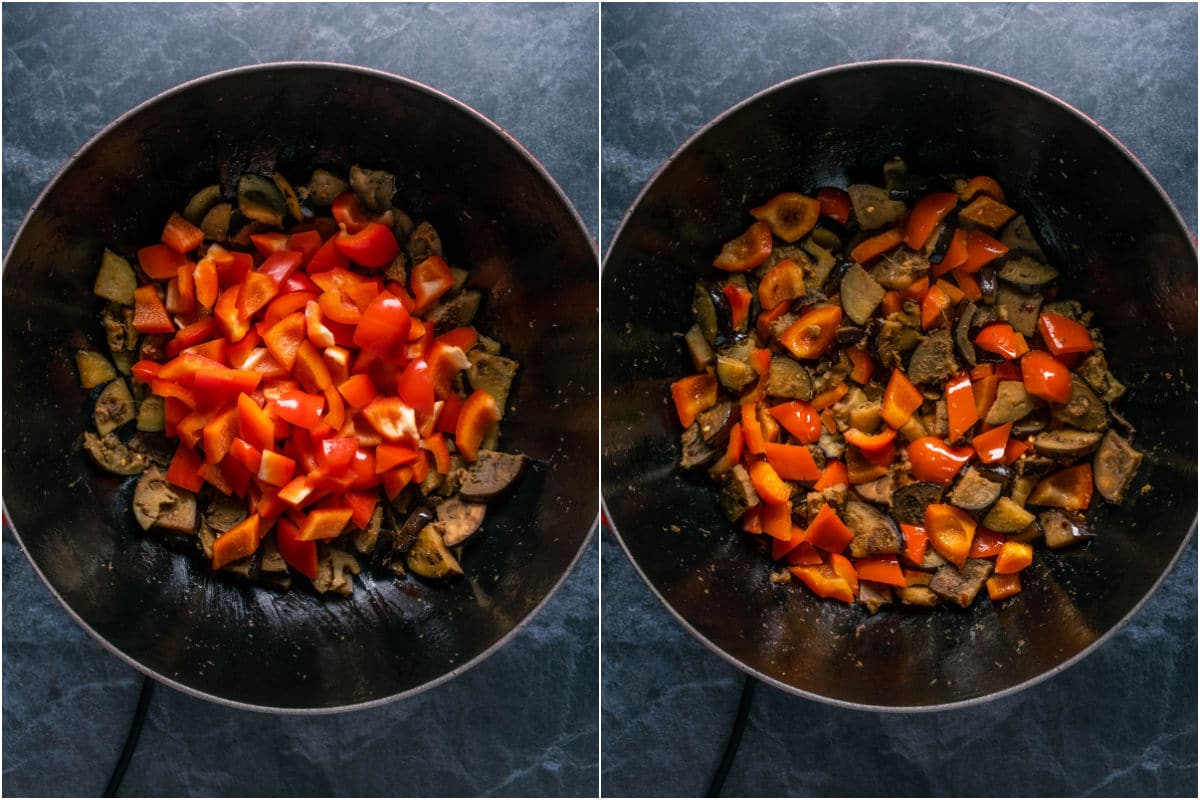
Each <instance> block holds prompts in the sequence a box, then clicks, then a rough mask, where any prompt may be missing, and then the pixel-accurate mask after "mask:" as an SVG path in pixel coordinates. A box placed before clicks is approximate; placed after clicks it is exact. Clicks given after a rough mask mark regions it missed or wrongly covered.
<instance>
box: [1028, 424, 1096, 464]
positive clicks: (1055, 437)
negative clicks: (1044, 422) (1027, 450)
mask: <svg viewBox="0 0 1200 800" xmlns="http://www.w3.org/2000/svg"><path fill="white" fill-rule="evenodd" d="M1099 444H1100V434H1099V433H1094V432H1089V431H1081V430H1076V429H1075V428H1059V429H1058V430H1056V431H1045V432H1043V433H1039V434H1038V435H1037V436H1035V437H1033V450H1034V452H1036V453H1039V454H1041V455H1044V456H1050V457H1051V458H1066V459H1076V458H1079V457H1081V456H1086V455H1087V454H1088V453H1091V452H1092V451H1093V450H1095V449H1096V447H1097V446H1098V445H1099Z"/></svg>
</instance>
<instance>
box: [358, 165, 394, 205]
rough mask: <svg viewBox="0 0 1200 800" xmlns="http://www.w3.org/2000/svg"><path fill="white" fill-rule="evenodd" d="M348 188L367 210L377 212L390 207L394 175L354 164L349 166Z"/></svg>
mask: <svg viewBox="0 0 1200 800" xmlns="http://www.w3.org/2000/svg"><path fill="white" fill-rule="evenodd" d="M350 188H351V189H353V190H354V193H355V194H356V195H358V199H359V200H360V201H362V204H363V205H364V206H366V208H367V210H368V211H372V212H374V213H376V214H379V213H381V212H384V211H387V210H388V209H390V208H391V207H392V195H394V194H395V193H396V176H395V175H393V174H392V173H390V172H384V171H383V170H381V169H372V170H366V169H363V168H362V167H360V166H358V165H357V164H355V165H354V166H352V167H350Z"/></svg>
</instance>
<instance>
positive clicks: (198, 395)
mask: <svg viewBox="0 0 1200 800" xmlns="http://www.w3.org/2000/svg"><path fill="white" fill-rule="evenodd" d="M349 178H350V179H349V182H347V181H345V180H342V179H341V178H338V177H337V176H335V175H333V174H332V173H330V172H327V171H325V170H321V169H318V170H316V171H315V172H314V173H313V175H312V177H311V179H310V180H309V182H308V184H307V185H306V186H301V187H300V188H299V189H296V188H294V187H293V184H292V183H291V182H290V181H288V179H287V178H286V177H284V176H283V175H281V174H278V173H276V174H274V175H272V176H263V175H253V174H245V175H241V176H240V177H239V178H238V179H237V180H236V181H235V193H234V195H233V196H230V197H226V196H225V195H223V193H222V190H221V187H220V186H218V185H213V186H208V187H205V188H203V189H201V190H200V191H198V192H197V193H196V194H195V195H194V196H193V197H192V198H191V199H190V201H188V202H187V203H186V207H185V208H184V210H183V212H182V213H172V214H170V216H169V218H168V219H167V220H166V224H165V227H164V228H163V233H162V237H161V242H159V243H156V244H151V245H148V246H146V247H143V248H141V249H140V250H138V251H137V254H136V258H135V259H131V260H126V259H125V258H123V257H122V256H120V255H118V254H116V253H114V252H112V251H108V250H106V251H105V252H104V255H103V258H102V260H101V264H100V268H99V271H98V274H97V277H96V283H95V293H96V295H97V296H98V297H100V298H102V299H104V300H105V301H107V303H108V305H107V306H106V307H105V310H104V312H103V315H102V323H103V326H104V331H105V339H106V341H107V343H108V345H109V350H110V352H111V358H108V357H106V356H105V355H104V354H102V353H100V352H96V351H90V350H80V351H79V352H78V353H76V362H77V365H78V368H79V376H80V383H81V385H82V386H83V387H84V388H85V389H89V390H91V389H96V390H97V392H96V393H95V404H94V409H93V419H94V423H95V427H96V432H97V433H98V434H99V435H97V434H95V433H88V434H87V435H86V436H85V438H84V442H83V447H84V449H85V451H86V452H87V453H88V454H89V455H90V456H91V458H92V460H93V461H95V463H96V464H97V465H98V466H100V467H101V468H103V469H104V470H106V471H107V472H109V473H112V474H116V475H122V476H124V475H139V474H140V475H141V476H142V477H141V479H139V480H138V481H137V484H136V486H135V487H134V489H133V503H132V505H133V510H134V515H135V518H136V520H137V522H138V523H139V525H140V526H141V527H142V528H144V529H146V530H151V529H153V530H156V531H158V532H160V533H164V532H166V533H168V534H171V535H176V536H180V537H184V538H185V539H186V540H188V541H191V542H194V543H195V546H196V550H197V551H198V552H200V553H202V554H203V557H204V558H205V559H207V560H208V561H209V562H210V563H211V565H212V568H213V569H217V570H226V571H228V572H231V573H235V574H238V575H242V576H246V577H250V578H257V579H259V580H260V581H261V582H262V583H265V584H266V585H268V586H271V587H273V588H276V589H286V588H288V587H290V585H291V583H292V575H293V574H295V575H302V576H304V577H305V578H307V579H308V581H309V582H311V584H312V586H313V587H314V588H315V589H316V591H318V592H321V593H325V592H333V593H336V594H342V595H348V594H350V593H351V592H352V591H353V576H354V575H357V574H359V573H360V572H361V569H362V567H363V566H370V567H371V568H373V569H374V570H376V571H377V572H382V573H383V574H385V575H399V574H403V573H404V571H405V565H407V568H408V569H410V570H411V571H413V572H416V573H417V574H418V575H421V576H424V577H428V578H449V577H455V576H458V575H461V574H462V573H463V570H462V568H461V566H460V559H461V558H462V548H463V544H464V543H465V542H466V541H467V540H468V539H471V538H473V537H474V535H475V533H476V531H477V530H479V529H480V527H481V526H482V524H483V519H484V512H485V509H486V506H485V503H486V502H489V501H491V500H493V499H495V498H497V497H499V496H500V495H502V494H503V493H504V492H506V491H507V490H508V489H509V488H511V487H512V486H513V485H514V483H515V482H516V481H517V480H518V479H519V478H520V476H521V474H522V472H523V471H524V469H525V467H526V465H527V463H528V459H527V458H526V457H525V456H521V455H511V454H506V453H502V452H498V451H497V446H498V443H499V437H500V421H501V419H502V417H503V416H504V412H505V410H506V406H507V401H508V397H509V395H510V393H511V390H512V386H513V381H514V380H515V378H516V374H517V370H518V363H517V362H516V361H515V360H512V359H509V358H505V357H503V356H502V355H500V351H501V347H500V345H499V343H498V342H495V341H493V340H491V339H488V338H486V337H484V336H481V335H480V334H479V332H478V331H477V330H476V329H475V328H474V327H473V325H472V320H473V318H474V315H475V312H476V311H477V310H478V308H479V306H480V301H481V299H482V292H480V291H479V290H477V289H472V288H468V287H467V286H466V284H467V282H468V280H469V273H468V272H467V271H466V270H461V269H458V268H455V267H451V266H450V263H449V262H448V261H447V260H446V258H447V256H445V255H444V254H443V250H442V242H441V238H440V237H439V236H438V234H437V231H436V230H434V228H433V226H432V225H431V224H430V223H428V222H422V223H421V224H420V225H418V226H415V227H414V225H413V222H412V220H411V219H410V218H409V217H408V215H407V214H405V213H404V212H403V211H401V210H400V209H398V208H395V207H394V206H393V205H392V199H393V195H394V194H395V178H394V177H393V176H392V175H390V174H389V173H386V172H383V171H380V170H362V169H359V168H358V167H354V168H353V169H352V170H351V173H350V176H349ZM779 213H780V214H783V218H785V219H786V218H790V217H789V214H790V213H791V212H788V211H787V210H786V209H783V210H782V211H780V212H779ZM769 237H770V233H769V231H768V233H767V244H768V245H769V243H770V241H769ZM742 291H743V292H746V294H747V295H748V290H746V289H745V286H744V284H743V286H742ZM748 309H749V298H748V296H747V298H746V301H745V308H744V309H743V316H744V315H745V313H746V312H747V311H748ZM114 364H115V365H116V368H115V369H114ZM118 370H119V371H120V374H118ZM122 375H128V376H130V379H129V380H126V379H125V378H123V377H121V376H122ZM709 380H710V381H711V383H712V386H711V387H705V386H702V385H701V384H700V383H697V382H693V384H694V385H693V384H683V386H682V388H681V390H680V392H679V393H678V398H677V399H678V401H679V402H680V404H681V405H680V413H681V415H683V414H687V413H689V412H688V411H687V408H688V407H689V406H690V407H695V408H696V413H699V412H700V411H703V410H705V409H704V408H702V406H704V407H706V405H707V404H708V396H709V394H713V393H715V380H713V379H711V378H709ZM100 387H103V388H102V389H101V388H100ZM710 389H711V390H712V391H709V390H710ZM134 420H136V425H130V424H129V423H131V422H133V421H134ZM134 429H136V432H135V430H134ZM777 480H781V479H777ZM435 509H436V518H437V519H436V521H435ZM352 553H353V554H354V555H352ZM360 559H361V561H362V562H363V563H362V564H360V563H359V560H360Z"/></svg>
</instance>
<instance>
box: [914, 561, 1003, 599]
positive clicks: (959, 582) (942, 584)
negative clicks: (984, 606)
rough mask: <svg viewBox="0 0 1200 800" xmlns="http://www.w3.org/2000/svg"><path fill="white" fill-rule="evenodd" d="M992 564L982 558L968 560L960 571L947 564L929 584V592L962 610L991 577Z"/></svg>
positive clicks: (936, 573)
mask: <svg viewBox="0 0 1200 800" xmlns="http://www.w3.org/2000/svg"><path fill="white" fill-rule="evenodd" d="M992 570H993V566H992V562H991V561H988V560H986V559H983V558H968V559H967V563H966V564H964V565H963V568H962V570H957V569H955V568H954V566H953V565H951V564H947V565H945V566H944V567H940V568H939V569H938V571H937V572H935V573H934V575H933V580H931V581H930V582H929V588H930V590H931V591H932V592H933V593H934V594H936V595H937V596H938V597H940V598H942V599H943V600H945V601H946V602H948V603H956V604H958V605H960V606H962V607H963V608H966V607H967V606H969V605H971V603H972V602H974V600H975V595H977V594H979V590H980V589H982V588H983V584H984V582H985V581H986V580H987V579H988V578H990V577H991V576H992Z"/></svg>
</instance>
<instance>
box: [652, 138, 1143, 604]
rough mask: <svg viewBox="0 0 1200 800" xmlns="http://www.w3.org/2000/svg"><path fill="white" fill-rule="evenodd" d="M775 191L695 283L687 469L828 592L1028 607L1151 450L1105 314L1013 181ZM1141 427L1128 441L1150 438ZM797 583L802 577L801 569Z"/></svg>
mask: <svg viewBox="0 0 1200 800" xmlns="http://www.w3.org/2000/svg"><path fill="white" fill-rule="evenodd" d="M884 183H885V185H884V186H882V187H880V186H873V185H867V184H856V185H852V186H849V187H848V190H846V191H843V190H842V189H839V188H834V187H824V188H821V189H820V190H819V191H817V192H816V193H815V196H812V197H809V196H805V195H802V194H799V193H795V192H788V193H784V194H780V195H777V196H775V197H773V198H771V199H770V200H769V201H767V202H766V203H764V204H763V205H761V206H758V207H756V208H753V209H751V210H750V215H751V217H753V218H754V220H755V221H754V222H753V224H751V225H750V227H749V228H748V229H747V230H746V231H745V233H743V234H742V235H741V236H739V237H738V238H736V239H734V240H733V241H730V242H728V243H727V244H725V245H724V247H723V248H722V249H721V251H720V253H719V254H718V255H717V257H716V259H715V260H714V261H713V266H714V267H715V268H716V270H717V273H716V276H715V277H713V278H711V279H703V280H701V281H700V282H699V283H697V284H696V287H695V293H694V296H693V302H692V310H693V313H694V316H695V325H694V326H693V327H692V328H691V329H690V330H689V331H688V332H687V334H686V336H685V340H686V343H687V346H688V352H689V355H690V357H691V360H692V362H693V365H694V368H695V370H696V374H693V375H690V376H687V377H683V378H680V379H679V380H677V381H675V382H674V383H673V384H672V385H671V395H672V399H673V401H674V405H675V409H676V412H677V414H678V417H679V421H680V424H681V425H682V426H683V429H684V430H683V435H682V455H681V459H680V463H681V466H682V467H683V468H685V469H691V470H705V471H707V473H708V475H709V476H711V479H712V481H713V482H714V483H715V484H716V485H717V486H719V492H720V505H721V509H722V511H723V512H724V514H725V515H726V516H727V517H728V519H729V520H730V521H731V522H740V525H741V528H742V530H743V531H746V532H747V533H749V534H752V535H755V536H758V537H760V541H761V542H762V544H763V546H764V549H765V550H769V551H770V556H771V559H772V560H773V561H775V562H777V564H778V565H779V566H780V567H781V569H779V570H778V571H774V572H772V574H771V579H772V580H773V581H775V582H777V583H786V582H789V581H791V579H792V578H793V577H794V578H797V579H799V581H800V582H801V583H803V584H804V585H806V586H807V587H808V588H809V589H811V590H812V591H813V592H814V593H815V594H817V595H818V596H820V597H826V598H834V599H837V600H841V601H843V602H846V603H853V602H855V601H856V600H857V601H858V602H861V603H862V604H863V605H865V606H866V607H867V608H868V609H869V610H870V612H871V613H875V612H876V611H878V609H879V608H880V607H881V606H882V605H884V604H888V603H891V602H892V601H893V600H898V601H899V602H900V603H903V604H907V605H915V606H932V605H937V604H938V603H941V602H945V603H952V604H956V605H960V606H962V607H964V608H965V607H967V606H969V605H970V604H971V603H972V602H973V601H974V599H975V597H976V595H977V594H978V592H979V590H980V589H981V588H983V587H984V586H985V585H986V587H987V593H988V596H989V597H990V598H991V599H992V600H993V601H996V602H998V601H1001V600H1003V599H1005V598H1008V597H1011V596H1012V595H1014V594H1017V593H1018V592H1020V591H1021V578H1020V575H1021V572H1022V571H1023V570H1024V569H1025V568H1027V567H1029V566H1030V564H1031V563H1032V562H1033V555H1034V551H1033V547H1034V544H1035V543H1036V542H1037V541H1039V540H1043V541H1045V543H1046V544H1047V545H1048V546H1049V547H1051V548H1061V547H1065V546H1067V545H1071V544H1074V543H1077V542H1081V541H1085V540H1087V539H1088V538H1090V537H1091V535H1092V534H1091V533H1090V532H1089V530H1088V526H1087V524H1086V522H1085V519H1084V517H1083V516H1082V515H1083V513H1084V512H1086V511H1087V510H1088V509H1089V508H1090V507H1091V506H1092V504H1093V495H1094V494H1096V493H1098V494H1099V495H1100V496H1101V497H1103V498H1104V499H1105V500H1107V501H1108V502H1110V503H1114V504H1119V503H1121V502H1122V500H1123V498H1124V496H1125V493H1126V491H1127V490H1128V488H1129V486H1130V485H1131V483H1132V482H1133V479H1134V476H1135V473H1136V472H1137V469H1138V467H1139V465H1140V463H1141V460H1142V455H1141V453H1139V452H1137V451H1136V450H1134V449H1133V447H1132V446H1131V445H1130V444H1129V442H1128V441H1127V440H1126V438H1125V437H1123V436H1122V435H1120V434H1119V433H1117V431H1116V430H1114V429H1113V427H1111V426H1113V425H1116V426H1123V427H1125V428H1126V429H1128V428H1129V426H1128V423H1126V422H1125V421H1124V419H1123V418H1122V417H1121V416H1120V415H1119V414H1118V413H1117V412H1116V411H1115V410H1113V409H1112V408H1111V406H1110V404H1111V403H1113V402H1114V401H1115V400H1117V399H1118V398H1119V397H1120V396H1121V395H1122V394H1123V392H1124V390H1125V387H1124V386H1123V385H1122V384H1121V383H1120V382H1119V381H1117V379H1116V378H1114V377H1113V375H1112V373H1111V372H1110V371H1109V369H1108V364H1107V361H1106V359H1105V355H1104V344H1103V339H1102V337H1101V335H1100V332H1099V330H1097V329H1096V328H1095V327H1093V326H1092V314H1091V312H1088V311H1085V310H1084V309H1083V307H1082V306H1081V305H1080V304H1079V303H1078V302H1075V301H1073V300H1067V299H1063V298H1061V297H1060V296H1059V288H1060V287H1059V282H1058V271H1057V270H1056V269H1054V268H1053V267H1051V266H1049V265H1048V264H1047V263H1046V261H1047V258H1046V255H1045V253H1044V252H1043V250H1042V248H1041V246H1040V245H1039V244H1038V241H1037V239H1036V238H1035V237H1034V235H1033V233H1032V231H1031V230H1030V228H1029V225H1028V224H1027V222H1026V220H1025V219H1024V217H1023V216H1021V215H1019V214H1018V213H1017V211H1016V210H1015V209H1013V208H1011V207H1010V206H1008V205H1007V204H1006V199H1005V194H1004V191H1003V189H1002V188H1001V187H1000V185H999V184H998V183H997V182H996V181H995V180H994V179H992V178H990V177H986V176H980V177H975V178H971V179H970V180H966V179H965V178H963V177H958V176H936V177H922V176H919V175H915V174H913V173H910V172H909V170H908V167H907V165H906V164H905V163H904V162H903V161H901V160H900V159H894V160H892V161H890V162H888V163H887V164H886V165H885V166H884ZM1129 432H1130V433H1131V430H1129ZM784 567H785V568H786V569H782V568H784Z"/></svg>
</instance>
